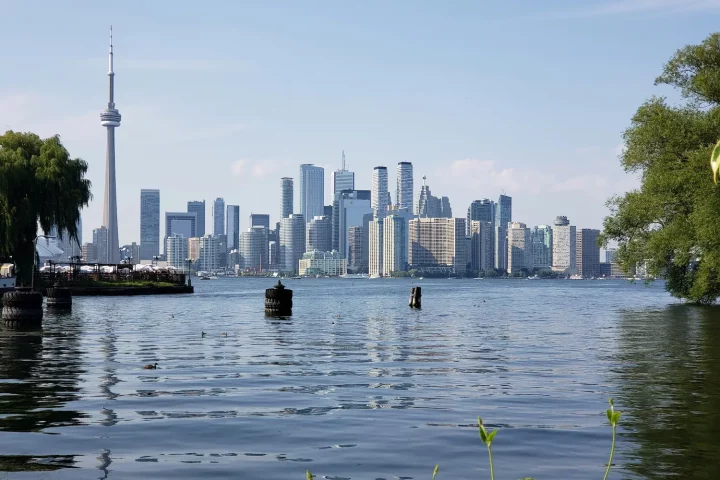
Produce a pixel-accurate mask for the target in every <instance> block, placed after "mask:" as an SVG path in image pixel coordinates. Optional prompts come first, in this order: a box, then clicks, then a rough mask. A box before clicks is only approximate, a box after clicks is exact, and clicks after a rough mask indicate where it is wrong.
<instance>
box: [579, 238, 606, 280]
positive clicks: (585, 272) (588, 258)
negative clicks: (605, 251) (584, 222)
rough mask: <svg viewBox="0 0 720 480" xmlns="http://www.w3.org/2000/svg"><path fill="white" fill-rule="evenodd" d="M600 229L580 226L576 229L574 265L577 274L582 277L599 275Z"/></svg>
mask: <svg viewBox="0 0 720 480" xmlns="http://www.w3.org/2000/svg"><path fill="white" fill-rule="evenodd" d="M599 236H600V230H594V229H592V228H581V229H580V230H578V231H577V240H576V244H575V249H576V255H577V258H576V265H577V271H578V274H579V275H581V276H583V277H584V278H592V277H599V276H600V246H599V245H598V237H599Z"/></svg>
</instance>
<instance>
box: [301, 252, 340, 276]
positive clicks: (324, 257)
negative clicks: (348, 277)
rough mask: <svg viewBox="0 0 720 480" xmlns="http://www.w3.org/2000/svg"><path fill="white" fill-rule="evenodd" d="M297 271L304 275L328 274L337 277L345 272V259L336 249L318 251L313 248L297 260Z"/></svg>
mask: <svg viewBox="0 0 720 480" xmlns="http://www.w3.org/2000/svg"><path fill="white" fill-rule="evenodd" d="M299 272H300V275H301V276H305V275H328V276H331V277H339V276H340V275H345V274H346V273H347V259H345V258H344V257H343V256H342V255H340V253H339V252H337V251H332V252H320V251H318V250H313V251H311V252H306V253H304V254H303V257H302V258H301V259H300V262H299Z"/></svg>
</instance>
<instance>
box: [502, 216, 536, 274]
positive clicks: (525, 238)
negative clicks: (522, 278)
mask: <svg viewBox="0 0 720 480" xmlns="http://www.w3.org/2000/svg"><path fill="white" fill-rule="evenodd" d="M507 236H508V265H507V272H508V273H510V274H513V273H520V272H522V270H523V269H525V271H526V272H527V273H532V271H533V261H532V244H531V243H530V229H529V228H527V226H526V225H525V224H524V223H520V222H510V224H509V225H508V233H507Z"/></svg>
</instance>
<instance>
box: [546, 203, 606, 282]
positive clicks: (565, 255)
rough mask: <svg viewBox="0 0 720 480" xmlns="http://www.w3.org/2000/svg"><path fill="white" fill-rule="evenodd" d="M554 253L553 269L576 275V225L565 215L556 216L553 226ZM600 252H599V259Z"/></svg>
mask: <svg viewBox="0 0 720 480" xmlns="http://www.w3.org/2000/svg"><path fill="white" fill-rule="evenodd" d="M552 237H553V253H552V261H553V264H552V269H553V270H554V271H556V272H561V273H566V274H570V275H574V274H575V273H577V266H576V265H577V264H576V260H577V259H576V256H575V254H576V242H577V235H576V234H575V226H574V225H570V221H569V220H568V218H567V217H565V216H558V217H555V222H554V224H553V228H552ZM599 257H600V254H599V253H598V260H599Z"/></svg>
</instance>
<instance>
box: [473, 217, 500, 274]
mask: <svg viewBox="0 0 720 480" xmlns="http://www.w3.org/2000/svg"><path fill="white" fill-rule="evenodd" d="M493 231H494V229H493V224H492V222H490V221H480V220H472V221H471V223H470V245H471V250H470V252H471V253H470V265H471V266H470V268H471V269H472V270H474V271H477V272H489V271H492V270H493V266H494V255H493Z"/></svg>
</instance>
